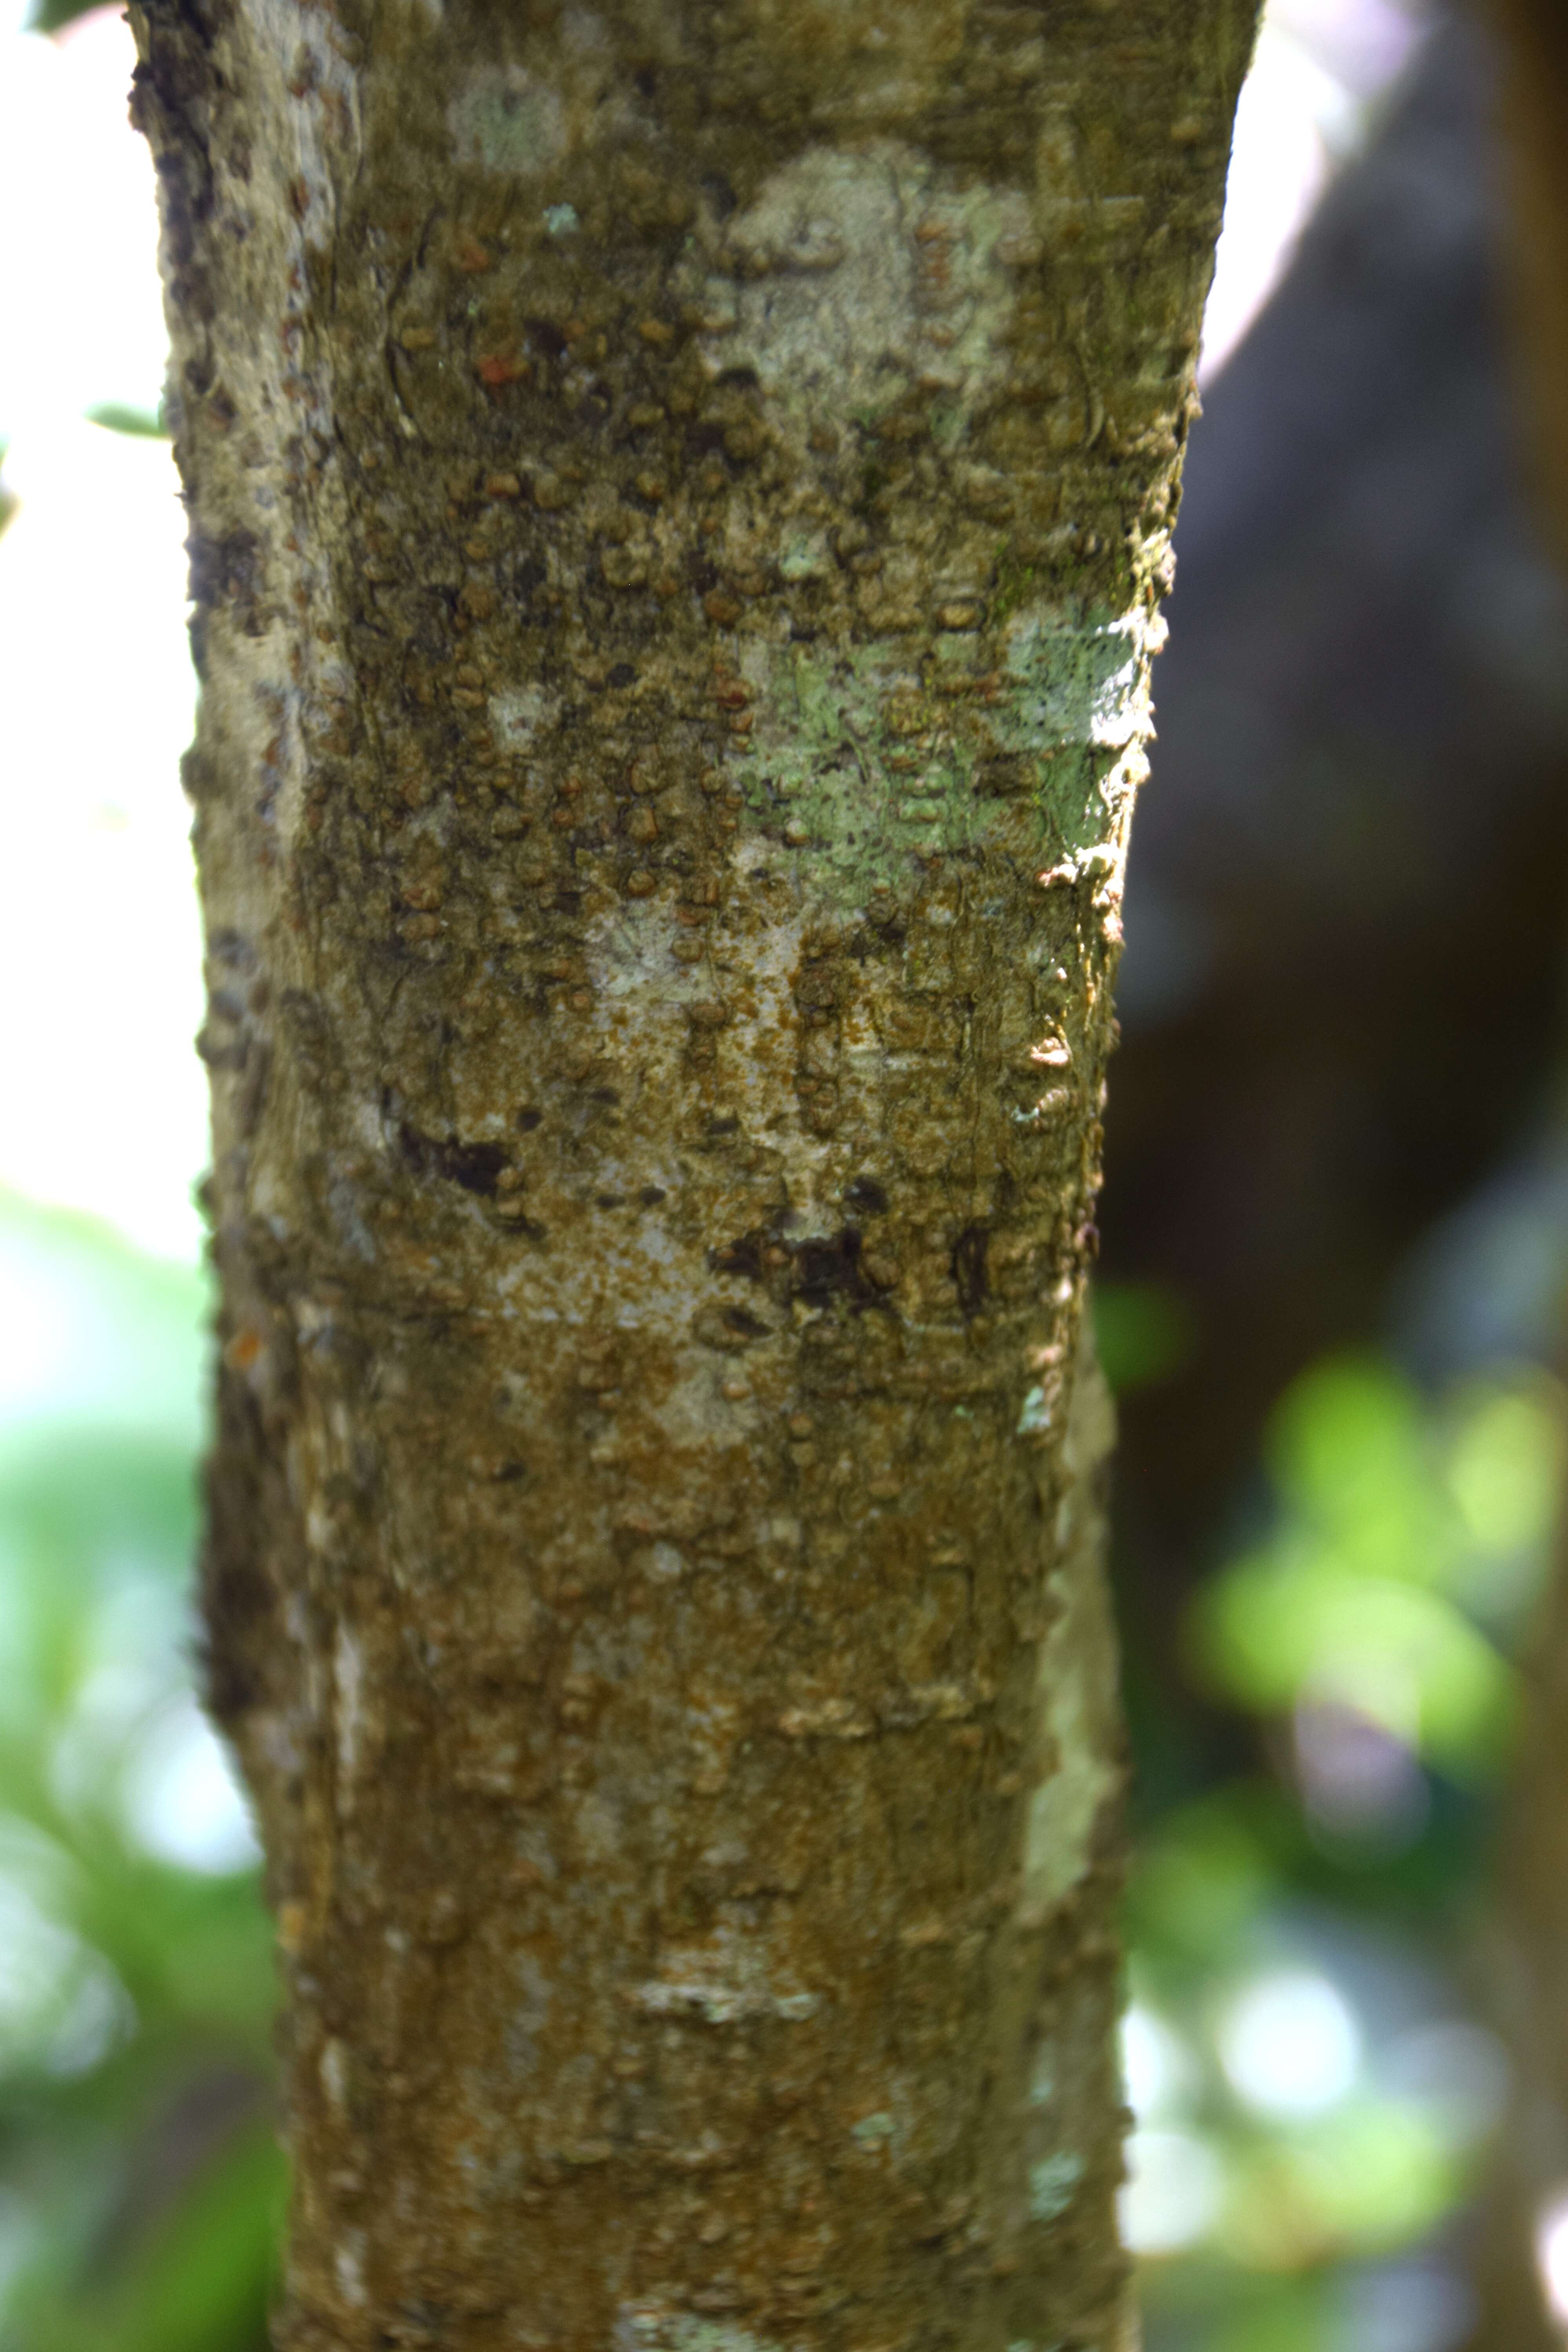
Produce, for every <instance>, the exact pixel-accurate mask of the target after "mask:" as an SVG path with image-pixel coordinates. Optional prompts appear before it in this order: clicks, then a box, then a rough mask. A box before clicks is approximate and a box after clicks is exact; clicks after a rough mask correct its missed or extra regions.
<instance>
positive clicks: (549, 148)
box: [447, 66, 566, 176]
mask: <svg viewBox="0 0 1568 2352" xmlns="http://www.w3.org/2000/svg"><path fill="white" fill-rule="evenodd" d="M447 125H448V128H449V129H450V131H451V133H452V148H453V152H454V153H455V155H456V156H457V159H458V162H459V163H479V164H482V165H483V166H484V168H485V169H486V170H487V171H490V172H506V173H513V174H515V175H518V176H525V175H528V174H531V173H540V172H545V171H548V170H549V168H550V166H551V165H552V163H555V162H556V161H557V160H558V159H559V158H560V156H561V155H562V154H563V152H564V150H565V145H566V117H565V110H564V109H563V106H562V103H561V100H560V99H559V97H558V96H557V95H556V93H555V91H554V90H552V89H550V87H549V86H548V84H547V83H544V82H542V81H541V80H539V79H537V78H536V77H535V76H533V75H531V74H527V73H524V72H523V71H522V69H521V67H518V66H508V67H505V68H500V69H496V68H491V69H489V70H487V71H485V72H482V73H477V74H475V75H473V76H472V77H471V78H470V79H469V80H468V84H467V85H466V87H465V88H464V89H462V90H461V91H460V92H459V93H458V96H457V97H456V98H455V99H454V100H452V103H451V106H450V108H449V110H448V112H447Z"/></svg>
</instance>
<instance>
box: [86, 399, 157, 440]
mask: <svg viewBox="0 0 1568 2352" xmlns="http://www.w3.org/2000/svg"><path fill="white" fill-rule="evenodd" d="M87 421H88V423H89V425H102V426H103V428H104V430H105V431H106V432H108V433H130V434H133V435H135V436H137V438H139V439H142V440H147V441H167V440H169V439H170V437H171V436H170V432H169V428H168V426H167V425H165V423H164V422H163V410H162V409H161V408H129V407H127V406H126V404H125V403H124V402H123V401H119V400H100V402H99V403H98V404H97V406H96V407H93V408H89V410H88V412H87Z"/></svg>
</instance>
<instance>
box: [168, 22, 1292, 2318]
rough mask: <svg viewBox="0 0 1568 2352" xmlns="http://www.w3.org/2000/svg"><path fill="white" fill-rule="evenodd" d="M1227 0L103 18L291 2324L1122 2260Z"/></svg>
mask: <svg viewBox="0 0 1568 2352" xmlns="http://www.w3.org/2000/svg"><path fill="white" fill-rule="evenodd" d="M1252 14H1253V10H1252V6H1251V0H1120V5H1110V0H1070V5H1068V0H1061V5H1029V6H1018V5H988V4H987V0H919V5H915V0H901V5H899V6H897V7H891V8H888V9H885V10H884V9H879V8H874V7H872V6H871V5H868V0H840V5H833V6H825V5H805V0H666V4H665V5H638V4H637V0H606V5H601V6H599V7H597V8H596V9H595V10H589V9H588V8H586V7H571V6H569V7H560V6H556V5H539V6H536V7H531V8H528V9H526V10H524V9H506V8H502V7H500V6H499V5H486V0H449V5H447V7H446V9H445V11H444V12H443V11H442V9H441V8H439V7H438V6H437V7H436V8H434V9H431V8H427V7H426V6H425V5H419V0H413V5H402V0H393V4H392V5H374V6H372V5H363V6H356V5H353V0H343V5H342V6H341V8H340V9H339V10H337V11H336V12H330V11H329V10H328V9H326V8H322V7H315V8H308V9H301V8H300V7H298V6H297V5H294V0H211V4H210V5H206V6H201V5H195V0H178V5H145V6H143V7H141V8H136V9H133V11H132V15H133V18H134V21H135V22H136V26H137V32H138V37H139V41H140V44H141V47H142V59H143V62H142V67H141V68H140V70H139V74H138V94H137V101H136V103H137V109H138V113H139V119H140V120H141V121H142V123H143V124H144V126H145V127H146V129H147V130H148V131H149V134H150V136H151V137H152V140H153V146H154V149H155V152H156V153H157V157H158V162H159V168H160V172H161V174H162V183H163V205H164V227H165V269H166V277H167V282H168V288H169V295H170V310H171V320H172V326H173V331H174V349H175V362H174V368H175V372H174V394H175V397H176V405H177V434H178V446H179V455H180V461H181V465H182V467H183V470H184V480H185V486H186V492H187V497H188V500H189V503H190V508H191V513H192V540H191V546H192V564H193V593H194V596H195V605H196V613H195V623H194V629H195V643H196V649H197V656H198V660H199V662H200V665H201V667H202V670H203V676H204V682H205V684H204V696H203V705H202V719H201V728H200V734H199V738H198V741H197V744H196V746H195V750H194V751H193V752H192V754H191V755H190V760H189V766H188V783H189V788H190V791H191V793H192V796H193V798H194V800H195V806H196V837H197V844H198V850H199V856H200V861H201V868H202V877H203V890H204V894H205V910H206V921H207V936H208V947H209V955H210V976H211V1015H210V1019H209V1023H208V1025H207V1028H206V1030H205V1035H204V1047H205V1055H206V1058H207V1060H208V1062H209V1064H210V1065H211V1067H212V1072H213V1078H214V1096H215V1136H214V1174H213V1202H214V1215H215V1223H216V1255H217V1260H218V1264H219V1267H220V1270H221V1275H222V1281H223V1297H224V1306H223V1318H222V1327H221V1339H222V1353H223V1371H222V1376H221V1388H220V1434H219V1439H218V1443H217V1447H216V1454H215V1458H214V1463H213V1467H212V1474H211V1537H210V1542H209V1547H208V1552H207V1559H206V1566H205V1605H206V1612H207V1620H208V1626H209V1644H210V1675H211V1693H212V1698H213V1703H214V1706H215V1707H216V1711H217V1713H218V1714H219V1716H220V1717H221V1719H222V1720H223V1722H224V1723H225V1724H226V1727H228V1729H229V1730H230V1732H231V1733H232V1735H233V1737H234V1738H235V1740H236V1742H237V1746H238V1748H239V1750H240V1753H241V1755H242V1757H243V1759H244V1761H245V1765H246V1769H247V1773H248V1775H249V1778H250V1780H251V1784H252V1786H253V1788H254V1790H255V1791H256V1794H257V1800H258V1806H259V1810H260V1813H261V1818H262V1822H263V1825H264V1834H265V1839H266V1844H267V1850H268V1864H269V1870H270V1876H271V1885H272V1890H273V1894H274V1897H275V1900H276V1902H277V1905H278V1914H279V1942H280V1947H281V1949H282V1953H283V1955H284V1960H285V1965H286V1971H287V1977H288V2013H287V2026H286V2036H287V2059H288V2098H289V2139H290V2145H291V2147H292V2150H293V2154H294V2158H295V2163H296V2171H297V2189H296V2199H295V2209H294V2216H293V2235H292V2247H291V2256H290V2265H289V2286H288V2295H287V2304H286V2308H285V2311H284V2313H283V2315H282V2317H281V2320H280V2323H279V2325H280V2338H279V2340H280V2342H281V2343H283V2344H284V2345H286V2346H288V2347H290V2352H307V2347H310V2352H318V2347H320V2352H325V2347H329V2346H331V2347H355V2352H358V2347H387V2346H404V2345H407V2346H415V2345H420V2346H423V2345H440V2346H444V2347H462V2352H479V2347H487V2352H488V2347H501V2346H537V2347H545V2346H549V2347H589V2346H594V2347H598V2346H609V2345H610V2344H612V2343H614V2344H615V2345H616V2346H618V2347H622V2352H762V2347H771V2346H773V2345H783V2344H787V2345H790V2346H792V2347H793V2346H801V2347H815V2346H824V2347H827V2346H834V2347H837V2346H844V2347H848V2346H850V2345H854V2346H857V2347H872V2346H879V2347H889V2352H890V2347H895V2346H897V2347H910V2352H913V2347H922V2346H928V2345H929V2346H933V2347H934V2346H936V2345H939V2344H941V2345H943V2346H965V2347H967V2346H974V2347H981V2346H984V2347H987V2352H990V2348H991V2347H1003V2346H1009V2345H1011V2346H1015V2347H1020V2346H1023V2345H1028V2346H1030V2347H1037V2352H1047V2347H1067V2346H1073V2347H1084V2352H1087V2347H1097V2352H1099V2347H1110V2346H1112V2345H1116V2344H1120V2343H1121V2342H1122V2341H1124V2340H1125V2330H1126V2328H1127V2326H1128V2322H1127V2318H1126V2315H1125V2303H1124V2279H1123V2273H1124V2265H1123V2263H1122V2262H1121V2257H1120V2255H1119V2253H1118V2252H1117V2247H1116V2240H1115V2231H1114V2226H1113V2218H1112V2191H1113V2189H1114V2186H1115V2182H1116V2179H1117V2176H1118V2171H1119V2165H1120V2155H1119V2146H1120V2137H1121V2114H1120V2107H1119V2092H1118V2087H1117V2084H1116V2079H1115V2068H1114V2063H1113V2058H1112V2050H1111V2038H1112V2033H1111V2030H1112V2022H1113V2015H1114V2010H1115V2004H1116V1950H1115V1940H1114V1934H1113V1923H1112V1907H1113V1901H1114V1895H1115V1886H1116V1872H1117V1851H1118V1837H1117V1829H1116V1812H1117V1801H1118V1793H1119V1779H1120V1770H1121V1766H1120V1745H1119V1735H1118V1730H1117V1725H1116V1709H1115V1701H1114V1665H1113V1658H1112V1651H1111V1643H1110V1633H1109V1629H1108V1624H1107V1617H1106V1609H1105V1601H1104V1595H1103V1591H1102V1589H1101V1571H1100V1562H1099V1541H1100V1523H1101V1516H1102V1496H1101V1493H1100V1486H1101V1473H1100V1465H1101V1463H1102V1461H1103V1458H1104V1455H1105V1453H1106V1451H1107V1447H1108V1443H1109V1436H1110V1415H1109V1409H1108V1406H1107V1404H1106V1402H1105V1400H1104V1394H1103V1390H1102V1388H1101V1387H1100V1383H1099V1381H1098V1375H1097V1374H1096V1373H1095V1372H1094V1370H1093V1368H1092V1363H1091V1361H1090V1360H1089V1359H1088V1358H1087V1357H1086V1355H1085V1354H1084V1352H1083V1349H1082V1346H1081V1342H1080V1328H1079V1327H1080V1317H1081V1309H1082V1301H1083V1292H1084V1282H1085V1275H1086V1267H1087V1262H1088V1260H1089V1256H1090V1255H1091V1254H1092V1244H1093V1227H1092V1223H1091V1216H1092V1210H1093V1202H1094V1197H1095V1192H1096V1187H1097V1184H1098V1181H1099V1165H1098V1158H1099V1144H1100V1129H1099V1112H1100V1101H1101V1090H1102V1080H1103V1072H1104V1065H1105V1058H1106V1055H1107V1053H1108V1051H1109V1048H1110V1040H1111V1035H1112V1020H1111V1003H1110V984H1111V978H1112V972H1113V968H1114V963H1115V957H1116V949H1117V942H1118V939H1119V920H1118V912H1117V909H1118V903H1119V896H1120V888H1121V871H1122V861H1123V857H1124V853H1125V846H1126V836H1127V825H1128V821H1129V817H1130V814H1131V798H1132V793H1133V789H1134V786H1135V784H1136V782H1137V781H1138V780H1139V778H1140V777H1141V775H1142V770H1143V764H1144V762H1143V752H1142V745H1143V741H1144V739H1145V737H1146V735H1147V732H1148V709H1149V706H1148V692H1147V686H1148V661H1149V656H1150V654H1151V652H1152V648H1153V646H1154V645H1155V644H1156V642H1157V635H1158V629H1159V622H1158V618H1157V611H1156V607H1157V602H1158V597H1159V595H1160V593H1161V592H1162V590H1163V587H1164V586H1165V585H1166V584H1167V582H1168V574H1169V559H1168V546H1169V533H1170V528H1171V524H1172V521H1173V509H1174V499H1175V488H1176V477H1177V470H1178V467H1179V462H1180V454H1181V448H1182V443H1183V439H1184V433H1185V429H1186V422H1187V418H1188V415H1189V411H1190V404H1191V383H1192V363H1193V358H1194V351H1195V347H1196V338H1197V330H1198V322H1199V315H1200V309H1201V303H1202V298H1203V294H1204V291H1205V286H1206V282H1207V278H1208V273H1209V268H1210V259H1211V254H1212V248H1213V244H1214V239H1215V233H1216V230H1217V226H1218V220H1219V208H1220V203H1221V195H1222V187H1223V179H1224V171H1225V163H1226V147H1227V142H1228V134H1229V124H1230V117H1231V110H1232V106H1233V103H1234V100H1235V96H1236V92H1237V85H1238V82H1239V79H1240V76H1241V73H1242V70H1243V68H1244V66H1245V63H1246V58H1247V46H1248V41H1249V38H1250V33H1251V18H1252Z"/></svg>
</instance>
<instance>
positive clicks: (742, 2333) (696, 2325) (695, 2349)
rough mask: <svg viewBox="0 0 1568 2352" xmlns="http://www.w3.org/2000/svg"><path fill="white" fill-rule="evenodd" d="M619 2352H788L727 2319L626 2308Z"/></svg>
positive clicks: (619, 2318) (618, 2327)
mask: <svg viewBox="0 0 1568 2352" xmlns="http://www.w3.org/2000/svg"><path fill="white" fill-rule="evenodd" d="M616 2352H784V2347H782V2346H781V2345H778V2344H776V2343H774V2342H773V2339H772V2338H771V2337H768V2336H753V2335H752V2332H751V2329H750V2328H748V2327H739V2326H735V2325H734V2324H733V2322H732V2321H730V2320H727V2319H700V2318H699V2317H698V2316H697V2315H696V2313H695V2312H690V2311H668V2310H658V2309H650V2308H649V2307H648V2306H647V2305H622V2307H621V2310H620V2312H619V2314H618V2315H617V2316H616Z"/></svg>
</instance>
